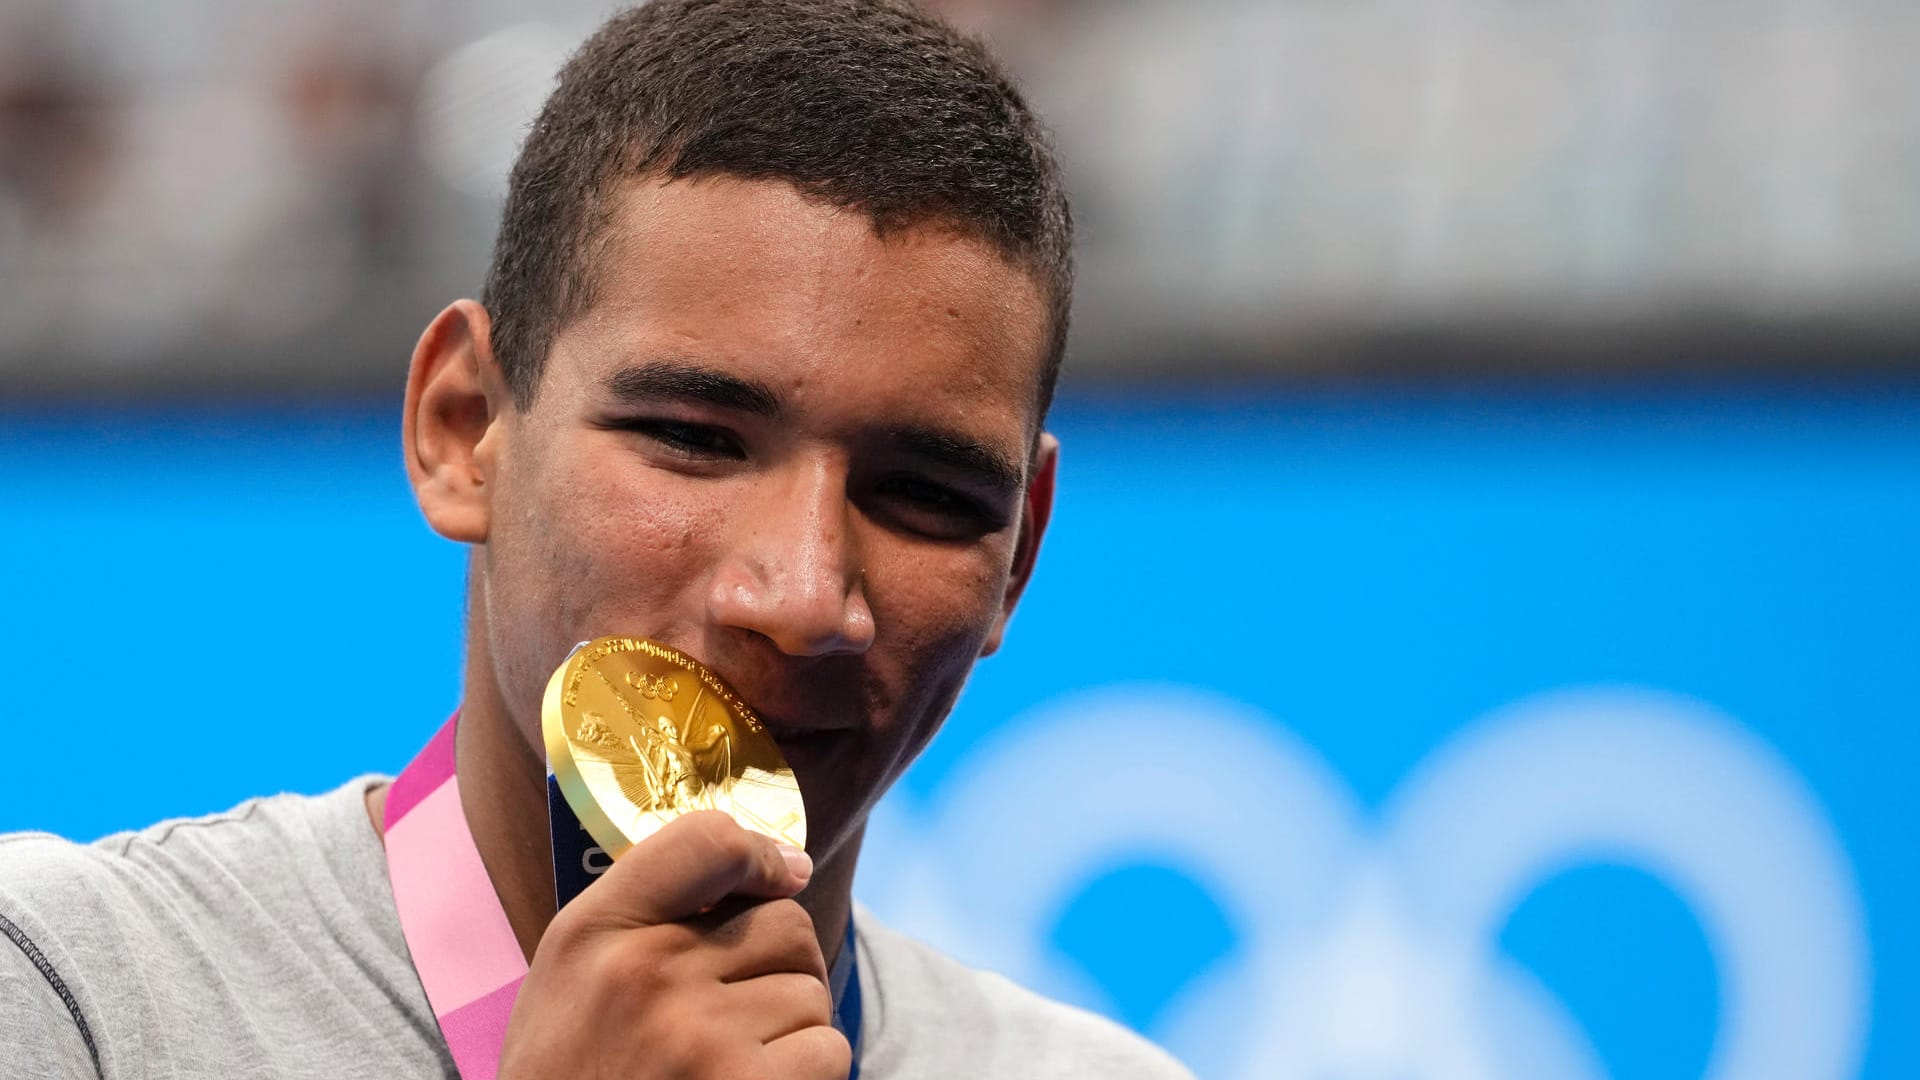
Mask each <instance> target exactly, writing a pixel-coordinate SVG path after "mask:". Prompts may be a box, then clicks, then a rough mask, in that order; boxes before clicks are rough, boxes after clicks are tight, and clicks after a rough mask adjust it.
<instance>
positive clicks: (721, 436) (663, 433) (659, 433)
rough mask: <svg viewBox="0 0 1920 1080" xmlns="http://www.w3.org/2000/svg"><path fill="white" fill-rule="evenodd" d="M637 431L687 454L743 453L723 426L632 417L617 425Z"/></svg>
mask: <svg viewBox="0 0 1920 1080" xmlns="http://www.w3.org/2000/svg"><path fill="white" fill-rule="evenodd" d="M620 426H621V427H623V428H626V429H627V430H629V431H637V432H639V433H640V434H642V435H645V436H646V437H648V438H650V439H652V440H653V441H655V442H657V443H660V444H661V445H663V446H665V447H667V448H668V449H669V450H672V451H674V452H675V453H679V454H684V455H686V456H688V457H705V458H738V457H743V456H745V454H744V452H743V451H742V450H741V448H740V441H739V440H738V439H736V438H734V437H733V434H732V433H731V432H729V431H727V430H726V429H725V428H717V427H711V426H709V425H707V424H685V423H681V422H679V421H675V420H631V421H628V422H626V423H624V424H621V425H620Z"/></svg>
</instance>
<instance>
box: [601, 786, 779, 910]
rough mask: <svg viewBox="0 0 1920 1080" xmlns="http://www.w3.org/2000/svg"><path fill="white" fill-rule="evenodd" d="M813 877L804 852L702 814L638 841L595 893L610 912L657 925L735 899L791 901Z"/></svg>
mask: <svg viewBox="0 0 1920 1080" xmlns="http://www.w3.org/2000/svg"><path fill="white" fill-rule="evenodd" d="M812 872H813V864H812V862H811V860H809V859H808V858H807V856H806V853H805V852H802V851H799V850H798V849H795V848H789V847H786V846H784V845H781V844H777V843H775V842H774V841H773V840H771V839H769V838H768V837H765V836H762V835H760V834H759V833H756V832H750V831H748V830H747V829H743V828H741V827H740V825H739V823H737V822H735V821H734V820H733V819H732V818H731V817H728V816H727V815H726V814H724V813H721V812H720V811H718V810H702V811H698V812H696V813H692V814H686V815H683V816H681V817H679V818H676V819H674V820H673V821H670V822H668V823H667V825H666V826H665V827H664V828H662V829H661V830H660V831H659V832H657V833H654V834H653V835H652V836H649V837H647V838H646V839H645V840H643V841H641V842H640V843H638V844H635V845H634V847H633V849H632V850H631V851H629V852H627V853H626V854H625V855H623V856H621V857H620V859H619V860H618V861H617V862H615V863H614V865H613V868H612V869H610V870H608V871H607V873H606V876H605V877H604V878H602V879H601V880H600V881H599V882H598V883H597V884H596V886H595V889H596V890H597V891H599V893H600V897H599V900H600V905H601V906H602V907H603V909H605V910H606V911H607V913H608V914H610V915H613V916H614V917H616V918H620V917H624V918H627V919H631V920H633V921H634V922H636V923H640V924H644V925H654V924H658V923H665V922H674V921H677V920H680V919H685V918H688V917H690V916H693V915H697V914H699V913H700V912H703V911H705V910H707V909H708V908H711V907H713V906H714V905H715V904H718V903H719V902H720V901H721V900H723V899H725V898H727V897H729V896H748V897H763V898H780V897H787V896H792V895H793V894H794V893H797V892H799V891H800V890H801V888H803V887H804V886H805V885H806V883H807V879H808V878H809V877H810V876H811V875H812ZM609 893H610V894H611V895H608V894H609Z"/></svg>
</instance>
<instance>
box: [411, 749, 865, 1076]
mask: <svg viewBox="0 0 1920 1080" xmlns="http://www.w3.org/2000/svg"><path fill="white" fill-rule="evenodd" d="M459 721H460V714H459V713H458V712H456V713H454V714H453V716H452V717H451V718H449V719H448V720H447V722H446V723H445V724H444V725H442V726H441V728H440V731H439V733H438V734H436V735H434V737H433V739H432V740H431V741H429V742H428V743H427V745H426V748H425V749H423V750H421V751H420V754H419V756H418V757H416V758H414V759H413V761H412V763H411V764H409V765H408V766H407V768H406V771H404V772H402V773H401V774H400V776H399V778H398V779H396V780H394V782H393V786H392V787H391V788H389V789H388V790H387V815H386V833H387V837H386V840H387V878H388V880H389V881H390V882H392V884H393V902H394V906H395V907H396V908H397V909H398V910H399V912H400V930H401V933H402V934H404V935H405V937H406V939H407V952H408V953H409V954H411V955H412V957H413V967H414V970H415V971H417V972H419V974H420V985H421V986H422V987H424V988H425V989H426V991H427V1004H428V1005H429V1006H431V1007H432V1008H433V1018H434V1020H435V1021H437V1022H438V1023H439V1025H440V1034H442V1035H444V1036H445V1037H446V1040H447V1049H448V1050H449V1051H451V1052H452V1054H453V1064H454V1067H455V1068H457V1069H459V1071H460V1077H461V1080H493V1078H494V1075H495V1074H496V1073H498V1072H499V1071H500V1050H501V1048H502V1047H504V1046H505V1045H506V1037H507V1018H508V1017H509V1016H511V1015H512V1014H513V1002H514V998H516V997H517V996H518V995H519V993H520V984H521V983H522V982H524V981H525V980H526V977H527V959H526V955H525V954H524V953H522V952H521V951H520V942H519V939H517V938H515V937H514V936H513V927H512V926H511V925H509V924H508V922H507V913H506V912H505V911H504V910H502V909H501V907H500V898H499V895H498V894H497V893H495V892H494V891H493V879H492V878H489V877H488V876H487V867H486V864H484V863H482V862H481V861H480V849H479V848H476V847H474V846H473V833H471V832H470V831H468V829H467V817H466V812H465V811H464V810H462V809H461V807H460V781H459V778H458V777H456V776H455V775H454V769H453V733H454V729H455V728H456V727H457V726H458V725H459ZM548 783H549V786H550V787H551V784H552V781H551V779H549V781H548ZM552 797H553V800H554V803H555V806H556V807H563V806H564V803H560V802H559V801H558V789H557V788H553V789H552ZM565 829H566V830H567V831H570V832H578V831H579V824H578V822H576V821H574V820H573V818H572V815H571V814H570V813H569V814H567V815H566V819H565ZM583 837H584V834H583ZM583 837H582V838H583ZM580 887H584V882H580V883H575V886H574V890H575V891H577V889H578V888H580ZM571 898H572V897H571V895H570V894H569V895H567V896H564V897H562V898H561V902H562V903H565V902H566V900H568V899H571ZM857 967H858V957H857V953H856V949H855V945H854V932H853V921H852V920H851V919H849V920H848V921H847V936H846V939H845V941H844V943H843V944H842V946H841V949H840V955H839V956H838V957H837V958H836V959H835V960H834V964H833V971H832V976H831V987H832V991H833V1003H834V1008H833V1023H834V1026H835V1027H837V1028H839V1029H840V1031H841V1032H842V1033H843V1034H845V1035H846V1036H847V1039H848V1041H849V1042H851V1043H852V1044H853V1053H854V1063H853V1070H852V1072H851V1073H850V1074H849V1077H848V1080H858V1078H859V1076H860V1035H861V1027H860V1012H861V1010H860V1001H861V998H860V977H859V973H858V970H857Z"/></svg>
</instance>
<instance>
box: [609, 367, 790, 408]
mask: <svg viewBox="0 0 1920 1080" xmlns="http://www.w3.org/2000/svg"><path fill="white" fill-rule="evenodd" d="M606 388H607V392H608V393H610V394H612V395H613V396H614V397H615V398H617V399H618V400H620V401H621V402H623V403H625V404H628V405H642V404H646V403H649V402H657V401H662V400H666V401H691V402H704V403H705V404H708V405H718V406H720V407H721V408H725V409H738V410H740V411H741V412H748V413H753V414H754V415H756V416H765V417H775V416H779V415H780V410H781V407H782V402H781V401H780V395H779V394H777V393H775V392H774V391H773V388H772V387H769V386H767V385H766V384H765V383H760V382H755V381H753V380H752V379H743V378H740V377H739V376H737V375H728V374H726V373H725V372H721V371H715V370H714V369H712V368H710V367H707V366H705V365H703V364H701V363H700V362H699V361H696V360H688V359H685V358H681V357H661V358H656V359H653V360H648V361H646V362H645V363H640V364H631V365H628V366H626V367H623V368H621V369H620V370H618V371H615V372H614V373H613V374H611V375H609V376H607V379H606Z"/></svg>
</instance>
